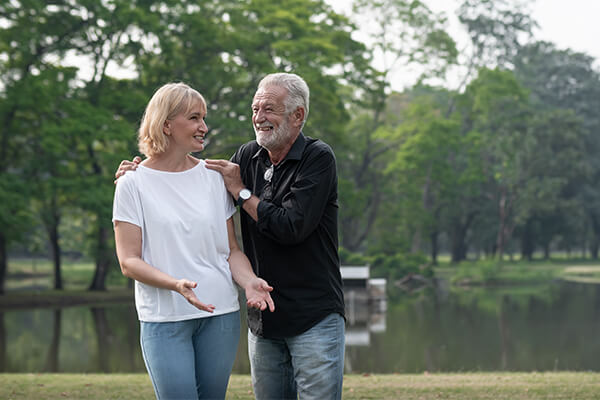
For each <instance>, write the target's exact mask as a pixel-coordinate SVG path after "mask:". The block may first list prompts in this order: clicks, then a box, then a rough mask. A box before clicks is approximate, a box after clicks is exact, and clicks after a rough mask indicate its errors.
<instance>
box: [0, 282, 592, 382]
mask: <svg viewBox="0 0 600 400" xmlns="http://www.w3.org/2000/svg"><path fill="white" fill-rule="evenodd" d="M392 298H393V300H392V299H388V301H387V302H383V303H382V302H372V301H371V302H370V301H369V300H368V299H367V300H365V296H364V294H361V293H358V292H357V293H354V294H350V293H346V301H347V305H346V306H347V310H346V312H347V319H348V327H347V337H346V343H347V346H346V365H345V368H346V372H347V373H349V372H354V373H361V372H374V373H393V372H398V373H405V372H406V373H420V372H423V371H450V372H451V371H477V370H483V371H488V370H495V371H497V370H507V371H546V370H590V371H600V358H599V357H597V354H598V353H599V352H600V340H599V339H598V338H599V337H600V285H590V284H576V283H552V284H548V285H540V286H536V287H531V288H522V287H517V288H501V289H495V290H492V289H489V288H488V289H483V288H482V289H470V290H467V289H450V288H448V287H437V288H433V289H429V290H427V291H423V292H421V293H419V294H418V295H417V296H408V297H407V296H405V297H402V296H399V295H398V296H396V295H394V296H393V297H392ZM242 321H243V324H242V337H241V339H240V346H239V351H238V358H237V359H236V362H235V364H234V371H235V372H236V373H248V372H249V370H250V366H249V363H248V357H247V343H246V337H245V319H243V320H242ZM44 371H48V372H108V373H110V372H144V371H145V368H144V363H143V360H142V357H141V353H140V347H139V325H138V321H137V317H136V313H135V309H134V307H133V305H132V304H121V305H110V306H106V307H67V308H62V309H33V310H22V309H19V310H0V372H44Z"/></svg>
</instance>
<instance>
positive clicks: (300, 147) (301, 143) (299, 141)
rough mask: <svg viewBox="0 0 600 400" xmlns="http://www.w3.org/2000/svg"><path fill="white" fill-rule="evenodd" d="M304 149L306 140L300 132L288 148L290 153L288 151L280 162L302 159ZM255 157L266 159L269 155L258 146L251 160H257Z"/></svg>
mask: <svg viewBox="0 0 600 400" xmlns="http://www.w3.org/2000/svg"><path fill="white" fill-rule="evenodd" d="M305 147H306V138H305V137H304V134H303V133H302V132H300V134H299V135H298V137H297V138H296V141H295V142H294V144H293V145H292V147H291V148H290V151H288V153H287V154H286V155H285V158H284V159H283V160H281V162H284V161H285V160H300V159H301V158H302V153H304V148H305ZM257 157H261V158H265V157H266V158H268V157H269V153H268V152H267V149H265V148H264V147H262V146H260V147H259V149H258V151H257V152H256V153H255V154H254V156H252V158H257ZM279 164H281V163H279ZM279 164H278V165H279Z"/></svg>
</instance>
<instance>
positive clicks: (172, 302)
mask: <svg viewBox="0 0 600 400" xmlns="http://www.w3.org/2000/svg"><path fill="white" fill-rule="evenodd" d="M206 112H207V107H206V102H205V100H204V98H203V97H202V95H201V94H200V93H198V92H197V91H196V90H194V89H192V88H190V87H189V86H188V85H185V84H183V83H169V84H166V85H164V86H163V87H161V88H160V89H158V90H157V91H156V93H154V95H153V97H152V99H151V100H150V102H149V103H148V105H147V107H146V111H145V113H144V116H143V119H142V122H141V125H140V129H139V134H138V138H139V149H140V151H141V152H142V153H143V154H144V155H145V156H146V157H147V158H146V159H145V160H144V161H143V162H142V163H141V164H140V165H139V167H138V168H137V172H136V173H127V174H125V175H124V176H123V177H121V178H120V179H119V180H118V182H117V186H116V190H115V198H114V206H113V223H114V230H115V241H116V249H117V256H118V259H119V263H120V265H121V270H122V272H123V274H124V275H125V276H127V277H129V278H132V279H134V280H135V303H136V309H137V313H138V318H139V320H140V342H141V347H142V353H143V357H144V361H145V363H146V368H147V370H148V373H149V375H150V378H151V380H152V383H153V385H154V390H155V393H156V397H157V398H158V399H194V398H210V399H215V398H224V397H225V393H226V390H227V384H228V381H229V375H230V374H231V369H232V366H233V362H234V360H235V355H236V351H237V345H238V341H239V330H240V316H239V303H238V297H237V290H236V287H235V285H234V283H233V280H235V282H236V283H237V284H238V285H239V286H240V287H242V288H243V289H244V290H245V294H246V298H247V304H248V306H249V307H255V308H258V309H260V310H266V308H269V310H271V311H273V310H274V304H273V300H272V299H271V296H270V291H272V288H271V287H270V286H269V285H268V284H267V282H265V281H264V280H263V279H260V278H258V277H257V276H256V275H255V274H254V272H253V271H252V268H251V266H250V263H249V261H248V259H247V258H246V256H245V255H244V254H243V252H242V251H241V250H240V248H239V246H238V244H237V240H236V237H235V231H234V224H233V218H232V215H233V214H234V213H235V210H236V209H235V207H234V205H233V201H232V199H231V197H230V196H229V194H228V192H227V190H226V188H225V185H224V182H223V178H222V177H221V174H219V173H218V172H215V171H211V170H209V169H207V168H206V167H205V163H204V161H203V160H201V159H198V158H195V157H193V156H192V155H191V154H190V153H192V152H199V151H202V150H203V149H204V136H205V135H206V133H207V131H208V128H207V126H206V123H205V121H204V119H205V117H206Z"/></svg>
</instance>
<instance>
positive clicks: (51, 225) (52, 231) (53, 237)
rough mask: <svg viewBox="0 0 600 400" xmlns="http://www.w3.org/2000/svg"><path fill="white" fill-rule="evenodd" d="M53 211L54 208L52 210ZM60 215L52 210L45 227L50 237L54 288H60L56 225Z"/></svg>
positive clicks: (59, 258)
mask: <svg viewBox="0 0 600 400" xmlns="http://www.w3.org/2000/svg"><path fill="white" fill-rule="evenodd" d="M52 211H55V210H52ZM59 221H60V217H59V216H58V215H57V212H54V215H53V218H52V219H51V220H49V221H48V225H47V227H46V229H47V230H48V237H49V239H50V251H51V252H52V261H53V263H54V289H58V290H60V289H62V288H63V284H62V275H61V270H60V269H61V254H60V253H61V249H60V243H59V235H58V225H59Z"/></svg>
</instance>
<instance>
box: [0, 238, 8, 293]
mask: <svg viewBox="0 0 600 400" xmlns="http://www.w3.org/2000/svg"><path fill="white" fill-rule="evenodd" d="M7 264H8V257H7V254H6V236H4V232H0V295H2V294H4V281H5V278H6V271H7V269H8V268H7Z"/></svg>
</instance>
